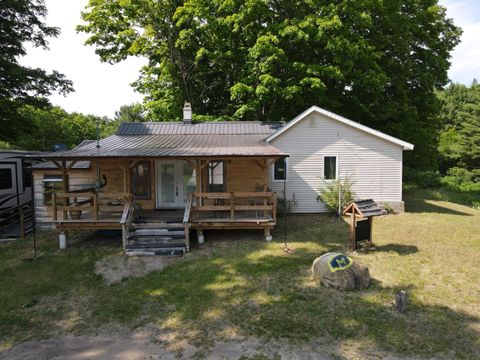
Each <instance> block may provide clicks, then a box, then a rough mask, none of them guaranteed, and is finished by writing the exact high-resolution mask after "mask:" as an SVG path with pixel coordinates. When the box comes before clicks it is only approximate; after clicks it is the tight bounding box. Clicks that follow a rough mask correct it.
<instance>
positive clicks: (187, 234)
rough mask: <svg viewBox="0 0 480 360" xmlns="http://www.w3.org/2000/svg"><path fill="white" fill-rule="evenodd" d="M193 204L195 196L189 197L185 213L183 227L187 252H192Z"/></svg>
mask: <svg viewBox="0 0 480 360" xmlns="http://www.w3.org/2000/svg"><path fill="white" fill-rule="evenodd" d="M192 203H193V194H192V195H191V196H190V197H188V199H187V203H186V204H185V212H184V213H183V227H184V230H185V245H186V248H187V251H190V225H189V224H190V216H191V211H192Z"/></svg>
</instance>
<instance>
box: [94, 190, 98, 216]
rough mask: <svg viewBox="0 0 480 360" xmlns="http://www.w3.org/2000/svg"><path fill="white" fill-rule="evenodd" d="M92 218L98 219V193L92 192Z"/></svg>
mask: <svg viewBox="0 0 480 360" xmlns="http://www.w3.org/2000/svg"><path fill="white" fill-rule="evenodd" d="M93 219H94V220H98V194H97V193H95V194H93Z"/></svg>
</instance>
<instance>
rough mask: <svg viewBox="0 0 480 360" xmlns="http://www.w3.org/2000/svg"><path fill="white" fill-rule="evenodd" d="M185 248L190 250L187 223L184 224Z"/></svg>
mask: <svg viewBox="0 0 480 360" xmlns="http://www.w3.org/2000/svg"><path fill="white" fill-rule="evenodd" d="M185 248H186V251H187V252H189V251H190V228H189V226H188V223H186V224H185Z"/></svg>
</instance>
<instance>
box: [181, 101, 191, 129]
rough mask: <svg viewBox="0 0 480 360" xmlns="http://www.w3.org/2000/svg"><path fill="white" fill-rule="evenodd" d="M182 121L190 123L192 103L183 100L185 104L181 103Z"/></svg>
mask: <svg viewBox="0 0 480 360" xmlns="http://www.w3.org/2000/svg"><path fill="white" fill-rule="evenodd" d="M183 123H184V124H191V123H192V104H190V103H189V102H185V105H183Z"/></svg>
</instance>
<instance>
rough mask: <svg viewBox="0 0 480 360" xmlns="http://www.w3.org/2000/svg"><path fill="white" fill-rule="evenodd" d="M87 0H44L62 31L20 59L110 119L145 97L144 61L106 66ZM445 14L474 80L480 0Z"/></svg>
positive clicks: (63, 100)
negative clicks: (90, 39) (62, 80)
mask: <svg viewBox="0 0 480 360" xmlns="http://www.w3.org/2000/svg"><path fill="white" fill-rule="evenodd" d="M87 2H88V0H74V1H72V0H69V1H66V0H45V3H46V5H47V8H48V17H47V20H46V21H47V24H49V25H54V26H58V27H60V29H61V31H62V33H61V35H60V36H59V37H58V38H56V39H51V40H50V51H44V50H41V49H32V48H28V55H27V56H26V57H25V58H23V59H22V60H21V61H22V63H24V64H26V65H30V66H35V67H41V68H44V69H47V70H52V69H56V70H58V71H60V72H61V73H64V74H65V75H66V76H67V78H69V79H70V80H72V81H73V82H74V88H75V90H76V91H75V92H74V93H71V94H69V95H68V96H66V97H63V96H61V95H52V96H51V97H50V101H51V102H52V103H53V104H55V105H60V106H62V107H63V108H65V109H66V110H67V111H78V112H83V113H90V114H96V115H106V116H110V117H112V116H113V114H114V112H115V111H116V110H118V109H119V108H120V106H122V105H125V104H131V103H133V102H138V101H141V100H142V96H141V95H140V94H137V93H135V92H134V91H133V89H132V88H131V86H130V84H131V83H132V82H133V81H135V80H136V79H137V77H138V74H139V70H140V68H141V66H142V64H143V63H144V61H145V60H143V61H142V60H141V59H128V60H127V61H124V62H122V63H120V64H116V65H110V64H103V63H101V62H100V61H99V59H98V56H97V55H95V52H94V49H93V48H92V47H87V46H84V45H83V43H84V42H85V39H86V36H85V35H84V34H77V33H76V32H75V26H76V25H77V24H79V23H80V21H81V20H80V12H81V11H82V10H83V8H84V7H85V5H86V4H87ZM440 4H442V5H444V6H446V8H447V14H448V16H449V17H451V18H453V19H454V21H455V23H456V24H457V25H458V26H460V27H462V29H463V30H464V34H463V35H462V43H461V44H460V45H458V46H457V48H456V49H455V50H454V52H453V53H452V67H451V69H450V71H449V77H450V79H451V80H453V81H456V82H461V83H464V84H470V83H471V81H472V79H473V78H474V77H476V78H477V79H478V80H480V0H440Z"/></svg>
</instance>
